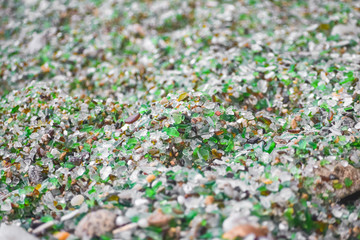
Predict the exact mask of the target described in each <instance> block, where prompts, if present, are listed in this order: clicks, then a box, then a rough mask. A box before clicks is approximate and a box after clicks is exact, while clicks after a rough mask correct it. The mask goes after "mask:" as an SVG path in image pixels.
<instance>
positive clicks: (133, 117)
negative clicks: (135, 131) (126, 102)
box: [125, 113, 140, 124]
mask: <svg viewBox="0 0 360 240" xmlns="http://www.w3.org/2000/svg"><path fill="white" fill-rule="evenodd" d="M139 118H140V113H136V114H134V115H131V116H130V117H128V118H127V119H125V123H127V124H131V123H134V122H136V121H137V120H138V119H139Z"/></svg>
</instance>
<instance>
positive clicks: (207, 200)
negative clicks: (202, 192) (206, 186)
mask: <svg viewBox="0 0 360 240" xmlns="http://www.w3.org/2000/svg"><path fill="white" fill-rule="evenodd" d="M214 201H215V198H214V196H206V198H205V201H204V202H205V205H211V204H213V203H214Z"/></svg>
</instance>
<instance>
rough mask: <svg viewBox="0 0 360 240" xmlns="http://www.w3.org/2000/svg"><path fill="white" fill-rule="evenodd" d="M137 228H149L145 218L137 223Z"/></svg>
mask: <svg viewBox="0 0 360 240" xmlns="http://www.w3.org/2000/svg"><path fill="white" fill-rule="evenodd" d="M138 226H139V227H141V228H147V227H148V226H149V223H148V220H147V219H146V218H143V219H140V220H139V221H138Z"/></svg>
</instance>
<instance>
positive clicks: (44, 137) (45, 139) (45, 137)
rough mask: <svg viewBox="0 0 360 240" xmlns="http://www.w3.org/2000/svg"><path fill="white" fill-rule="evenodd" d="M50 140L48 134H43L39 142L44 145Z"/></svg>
mask: <svg viewBox="0 0 360 240" xmlns="http://www.w3.org/2000/svg"><path fill="white" fill-rule="evenodd" d="M49 140H50V135H49V134H44V135H43V136H42V137H41V141H42V142H43V143H44V144H47V143H48V142H49Z"/></svg>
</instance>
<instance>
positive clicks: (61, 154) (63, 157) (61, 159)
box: [59, 152, 66, 161]
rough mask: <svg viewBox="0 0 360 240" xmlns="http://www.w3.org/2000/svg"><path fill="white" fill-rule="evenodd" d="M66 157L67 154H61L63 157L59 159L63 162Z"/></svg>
mask: <svg viewBox="0 0 360 240" xmlns="http://www.w3.org/2000/svg"><path fill="white" fill-rule="evenodd" d="M65 156H66V152H63V153H61V155H60V157H59V159H60V161H63V160H64V158H65Z"/></svg>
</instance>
